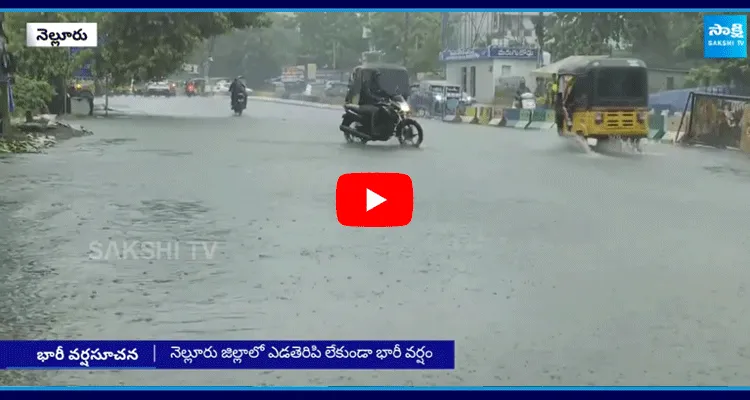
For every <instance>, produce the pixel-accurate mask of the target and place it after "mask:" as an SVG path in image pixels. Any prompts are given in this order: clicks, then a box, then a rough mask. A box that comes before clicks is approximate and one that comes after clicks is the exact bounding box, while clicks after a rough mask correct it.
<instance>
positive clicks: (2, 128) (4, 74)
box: [0, 12, 10, 135]
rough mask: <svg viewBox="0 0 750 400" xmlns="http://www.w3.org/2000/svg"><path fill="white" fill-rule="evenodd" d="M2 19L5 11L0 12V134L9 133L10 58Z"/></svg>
mask: <svg viewBox="0 0 750 400" xmlns="http://www.w3.org/2000/svg"><path fill="white" fill-rule="evenodd" d="M4 20H5V13H4V12H0V135H8V134H10V71H8V69H9V68H10V58H9V55H8V42H7V36H6V35H5V30H4V29H3V21H4Z"/></svg>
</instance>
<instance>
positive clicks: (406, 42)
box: [403, 12, 410, 67]
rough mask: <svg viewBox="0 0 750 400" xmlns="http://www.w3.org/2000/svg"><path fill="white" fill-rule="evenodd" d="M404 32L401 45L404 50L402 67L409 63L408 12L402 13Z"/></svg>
mask: <svg viewBox="0 0 750 400" xmlns="http://www.w3.org/2000/svg"><path fill="white" fill-rule="evenodd" d="M404 32H405V33H406V34H405V35H404V42H403V43H404V44H403V46H404V49H403V50H404V67H406V66H407V65H408V62H409V38H410V35H409V13H408V12H405V13H404Z"/></svg>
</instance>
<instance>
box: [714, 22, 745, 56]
mask: <svg viewBox="0 0 750 400" xmlns="http://www.w3.org/2000/svg"><path fill="white" fill-rule="evenodd" d="M746 35H747V15H706V16H704V17H703V58H747V42H746V37H745V36H746Z"/></svg>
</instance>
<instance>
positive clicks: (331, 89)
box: [323, 81, 349, 97]
mask: <svg viewBox="0 0 750 400" xmlns="http://www.w3.org/2000/svg"><path fill="white" fill-rule="evenodd" d="M323 91H324V93H325V94H326V96H328V97H344V96H346V93H347V92H348V91H349V83H348V82H341V81H328V82H326V84H325V89H323Z"/></svg>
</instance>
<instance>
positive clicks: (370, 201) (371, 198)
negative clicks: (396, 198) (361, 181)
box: [365, 189, 386, 212]
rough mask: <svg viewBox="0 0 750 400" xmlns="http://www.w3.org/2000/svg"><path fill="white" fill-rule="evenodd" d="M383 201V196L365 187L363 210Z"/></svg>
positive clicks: (368, 209) (370, 208)
mask: <svg viewBox="0 0 750 400" xmlns="http://www.w3.org/2000/svg"><path fill="white" fill-rule="evenodd" d="M385 201H386V199H385V198H384V197H383V196H381V195H379V194H377V193H375V192H373V191H372V190H370V189H367V209H366V210H365V212H367V211H370V210H372V209H373V208H375V207H377V206H379V205H381V204H383V203H385Z"/></svg>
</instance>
